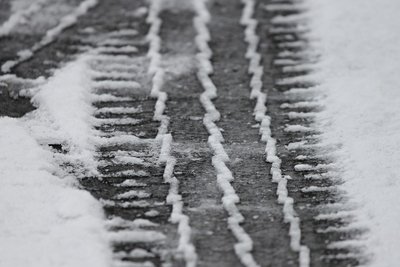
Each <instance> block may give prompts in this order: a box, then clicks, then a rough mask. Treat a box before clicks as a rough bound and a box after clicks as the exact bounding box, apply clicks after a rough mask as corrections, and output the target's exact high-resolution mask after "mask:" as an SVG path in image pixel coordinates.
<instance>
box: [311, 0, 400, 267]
mask: <svg viewBox="0 0 400 267" xmlns="http://www.w3.org/2000/svg"><path fill="white" fill-rule="evenodd" d="M306 4H307V5H308V7H309V8H310V10H309V14H308V15H309V18H310V23H311V29H312V32H311V37H312V39H313V40H315V42H314V43H313V45H314V46H315V47H316V48H317V50H318V52H319V53H320V56H321V58H320V61H319V63H318V64H317V65H316V67H315V74H316V77H317V81H318V82H319V84H320V85H319V88H320V89H321V91H323V92H324V94H325V95H326V97H325V98H324V99H323V100H322V103H323V105H324V107H325V109H324V111H323V112H322V113H320V114H319V115H318V116H317V121H318V124H319V125H320V127H321V129H322V130H323V135H322V137H323V140H324V142H325V144H327V145H334V146H336V147H337V149H338V152H337V160H338V162H339V163H340V165H341V167H342V171H343V173H342V175H341V176H342V178H343V179H344V182H345V183H344V184H343V185H342V186H341V189H344V190H345V191H347V192H348V195H349V196H350V198H351V200H352V201H353V202H355V203H357V204H358V205H359V207H358V208H357V212H356V215H357V219H358V221H359V222H361V223H362V224H364V225H365V226H367V227H368V228H369V232H368V233H367V234H366V236H365V239H363V240H361V241H360V242H359V243H358V245H360V246H362V247H365V248H366V250H367V253H368V256H369V257H371V258H370V261H369V263H367V264H368V265H370V266H375V267H389V266H398V264H399V262H400V254H399V253H398V250H399V249H400V227H399V222H400V207H399V205H398V203H400V165H399V162H400V134H399V133H400V105H399V103H400V77H399V75H398V71H399V69H400V63H399V62H400V31H399V28H398V27H399V24H400V17H399V15H398V11H399V10H400V2H399V1H397V0H369V1H364V0H335V1H328V0H307V1H306Z"/></svg>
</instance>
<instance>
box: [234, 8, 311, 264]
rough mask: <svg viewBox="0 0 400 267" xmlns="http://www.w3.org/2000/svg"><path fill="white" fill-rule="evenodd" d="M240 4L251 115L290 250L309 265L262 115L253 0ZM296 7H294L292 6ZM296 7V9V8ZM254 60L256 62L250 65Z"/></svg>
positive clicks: (266, 119) (268, 120) (266, 118)
mask: <svg viewBox="0 0 400 267" xmlns="http://www.w3.org/2000/svg"><path fill="white" fill-rule="evenodd" d="M242 3H243V4H244V7H243V12H242V17H241V20H240V23H241V24H242V25H243V26H245V30H244V33H245V41H246V42H247V43H248V50H247V52H246V57H248V59H249V73H250V74H251V75H252V79H251V83H250V86H251V94H250V98H251V99H256V100H257V103H256V106H255V108H254V116H255V119H256V121H258V122H260V123H261V126H260V135H261V140H262V141H264V142H266V153H267V161H268V162H269V163H271V164H272V166H271V171H270V172H271V175H272V181H273V182H275V183H277V184H278V188H277V195H278V202H279V203H280V204H282V205H283V215H284V221H285V222H286V223H289V225H290V229H289V236H290V241H291V242H290V245H291V249H292V250H293V251H295V252H298V253H299V266H301V267H308V266H310V249H309V248H308V247H307V246H305V245H302V244H301V228H300V219H299V218H298V217H297V215H296V212H295V211H294V208H293V202H294V200H293V198H291V197H289V196H288V190H287V180H288V178H289V177H286V176H282V170H281V159H280V158H279V157H278V155H277V154H276V140H275V139H274V138H273V137H272V136H271V134H272V133H271V127H270V124H271V118H270V117H269V116H268V115H267V114H266V111H267V107H266V104H265V103H266V99H267V95H266V94H265V93H263V92H261V88H262V65H261V64H260V61H259V58H260V57H261V55H260V54H259V53H258V51H257V47H258V42H259V36H258V35H257V33H256V27H255V26H254V25H257V20H255V19H254V18H253V14H254V10H255V1H254V0H242ZM271 7H274V8H275V9H279V10H286V9H288V8H292V6H290V7H289V6H284V5H274V6H273V5H269V9H271ZM296 8H298V7H297V6H296ZM296 10H297V9H296ZM254 62H257V65H254Z"/></svg>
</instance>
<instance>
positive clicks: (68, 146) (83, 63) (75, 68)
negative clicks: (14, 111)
mask: <svg viewBox="0 0 400 267" xmlns="http://www.w3.org/2000/svg"><path fill="white" fill-rule="evenodd" d="M87 60H88V58H87V57H86V56H83V57H81V58H79V59H77V60H76V61H74V62H71V63H69V64H67V65H66V66H64V67H63V68H61V69H59V70H57V71H56V72H55V73H54V76H53V77H51V78H49V79H48V81H47V82H46V83H45V84H43V85H42V86H40V88H39V89H40V90H39V91H38V92H37V93H36V94H35V95H34V96H33V98H32V102H33V103H34V104H35V105H36V106H37V107H38V109H37V110H35V111H33V112H32V113H31V114H28V115H27V116H26V119H25V120H26V125H27V127H28V129H29V131H30V133H31V134H32V136H34V137H35V138H36V139H37V140H39V142H40V143H41V144H44V145H48V144H61V145H63V148H64V149H65V150H67V151H68V152H69V153H68V155H65V158H68V160H69V161H73V162H81V163H83V164H84V166H83V171H84V174H95V173H97V163H96V162H95V159H94V156H95V144H94V142H92V141H91V138H92V136H94V135H95V133H94V130H93V129H92V125H93V123H94V122H93V119H92V114H93V112H94V108H93V107H92V106H91V97H92V96H91V87H90V76H89V75H88V71H87ZM65 158H64V159H65Z"/></svg>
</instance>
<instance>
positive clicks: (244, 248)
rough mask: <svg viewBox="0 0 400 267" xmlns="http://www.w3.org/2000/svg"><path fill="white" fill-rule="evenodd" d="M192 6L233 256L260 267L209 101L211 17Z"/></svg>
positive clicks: (199, 5)
mask: <svg viewBox="0 0 400 267" xmlns="http://www.w3.org/2000/svg"><path fill="white" fill-rule="evenodd" d="M194 6H195V11H196V17H195V18H194V21H193V22H194V27H195V29H196V31H197V36H196V45H197V47H198V51H199V53H198V54H197V60H198V72H197V77H198V80H199V82H200V83H201V85H202V87H203V88H204V93H202V94H201V96H200V102H201V103H202V105H203V108H204V109H205V111H206V113H205V115H204V118H203V124H204V126H205V127H206V128H207V131H208V132H209V138H208V144H209V146H210V148H211V149H212V150H213V154H214V155H213V157H212V164H213V166H214V168H215V170H216V172H217V181H218V185H219V187H220V189H221V190H222V192H223V197H222V204H223V206H224V208H225V210H226V211H227V213H228V214H229V217H228V227H229V229H230V230H231V231H232V233H233V235H234V236H235V238H236V239H237V242H236V244H235V245H234V248H235V253H236V255H237V256H238V258H239V259H240V261H241V262H242V264H243V265H245V266H259V265H258V263H256V261H255V260H254V257H253V255H252V253H251V252H252V250H253V241H252V239H251V237H250V236H249V235H248V234H247V233H246V231H245V230H244V228H243V227H242V226H241V223H243V222H244V217H243V215H242V214H241V213H240V211H239V209H238V207H237V203H239V201H240V199H239V196H238V195H237V194H236V192H235V189H234V188H233V187H232V184H231V182H232V181H233V180H234V177H233V175H232V172H231V171H230V170H229V168H228V166H227V163H228V162H229V161H230V159H229V156H228V155H227V153H226V151H225V150H224V147H223V145H222V142H224V138H223V136H222V133H221V130H220V129H219V128H218V127H217V125H216V122H217V121H219V120H220V113H219V112H218V110H217V109H216V107H215V105H214V104H213V102H212V100H213V99H215V98H216V97H217V88H216V86H215V85H214V83H213V81H212V80H211V79H210V76H209V75H210V74H211V73H213V66H212V63H211V61H210V58H211V56H212V51H211V49H210V47H209V46H208V42H209V41H210V40H211V36H210V32H209V30H208V26H207V24H208V23H209V21H210V19H211V16H210V13H209V11H208V8H207V6H206V2H205V1H196V2H194Z"/></svg>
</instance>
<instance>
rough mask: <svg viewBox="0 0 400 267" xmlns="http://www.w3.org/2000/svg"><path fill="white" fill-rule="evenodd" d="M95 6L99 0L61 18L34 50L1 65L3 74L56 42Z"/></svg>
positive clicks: (85, 4)
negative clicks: (62, 33)
mask: <svg viewBox="0 0 400 267" xmlns="http://www.w3.org/2000/svg"><path fill="white" fill-rule="evenodd" d="M95 5H97V0H85V1H83V2H82V3H81V4H80V5H79V6H78V7H77V8H76V9H75V10H74V11H73V12H72V13H71V14H68V15H66V16H65V17H63V18H61V20H60V23H59V24H58V25H57V26H56V27H54V28H52V29H49V30H48V31H47V32H46V34H45V35H44V36H43V38H42V39H41V40H40V41H39V42H38V43H36V44H34V45H33V46H32V48H30V49H25V50H22V51H19V52H18V53H17V55H18V58H17V59H16V60H9V61H6V62H5V63H3V64H2V65H1V71H2V72H3V73H7V72H10V71H11V69H12V68H14V67H15V66H17V65H19V64H21V63H22V62H24V61H27V60H29V59H31V58H32V57H33V56H34V54H35V53H36V52H37V51H39V50H40V49H42V48H43V47H45V46H47V45H49V44H50V43H52V42H54V40H55V39H56V38H57V37H58V35H59V34H60V33H61V32H63V31H64V30H65V29H67V28H69V27H71V26H72V25H74V24H75V23H76V22H77V19H78V18H79V17H80V16H82V15H84V14H85V13H87V12H88V10H89V9H90V8H92V7H94V6H95Z"/></svg>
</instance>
